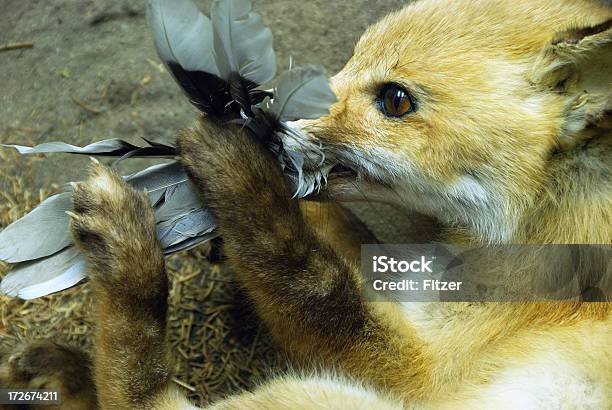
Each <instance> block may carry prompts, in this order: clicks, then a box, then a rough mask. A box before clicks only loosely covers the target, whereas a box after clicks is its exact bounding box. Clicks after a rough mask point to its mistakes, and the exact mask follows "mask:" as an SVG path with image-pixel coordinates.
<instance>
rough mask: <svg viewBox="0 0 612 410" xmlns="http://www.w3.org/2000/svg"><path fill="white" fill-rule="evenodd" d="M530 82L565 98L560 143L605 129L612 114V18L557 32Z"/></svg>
mask: <svg viewBox="0 0 612 410" xmlns="http://www.w3.org/2000/svg"><path fill="white" fill-rule="evenodd" d="M530 82H531V83H532V85H533V86H534V87H536V88H537V89H540V90H542V91H548V92H553V93H556V94H559V95H561V96H563V97H565V98H564V99H565V101H566V102H565V106H564V108H563V117H564V123H563V124H562V130H561V135H560V139H561V141H560V143H562V144H563V143H564V142H568V143H572V144H574V143H576V141H575V139H576V137H578V135H584V133H583V131H584V130H585V129H586V128H587V127H588V128H589V129H592V128H597V127H598V126H605V125H604V124H603V123H604V122H606V121H608V122H609V121H610V118H609V116H610V112H611V111H612V19H609V20H606V21H604V22H603V23H600V24H597V25H594V26H587V27H572V28H569V29H567V30H565V31H563V32H560V33H558V34H557V35H556V36H555V37H554V38H553V40H552V41H551V42H550V43H549V44H547V45H546V46H545V47H544V49H543V50H542V51H541V52H540V54H539V55H538V57H537V59H536V62H535V64H534V66H533V68H532V70H531V72H530ZM607 117H608V118H607ZM578 139H580V137H578ZM563 140H565V141H563Z"/></svg>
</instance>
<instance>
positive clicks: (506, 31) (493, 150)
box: [0, 0, 612, 409]
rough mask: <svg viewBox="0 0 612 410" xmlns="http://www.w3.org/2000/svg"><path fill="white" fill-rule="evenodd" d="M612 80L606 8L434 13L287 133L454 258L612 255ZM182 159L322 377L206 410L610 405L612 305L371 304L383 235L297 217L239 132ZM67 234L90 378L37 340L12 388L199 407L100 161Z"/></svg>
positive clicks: (130, 223)
mask: <svg viewBox="0 0 612 410" xmlns="http://www.w3.org/2000/svg"><path fill="white" fill-rule="evenodd" d="M611 64H612V9H610V8H607V7H605V6H603V5H602V4H601V3H598V2H594V1H588V0H555V1H553V0H542V1H540V2H537V3H536V2H531V1H527V0H517V1H508V0H482V1H478V0H452V1H451V0H421V1H418V2H416V3H413V4H410V5H408V6H406V7H405V8H404V9H402V10H400V11H398V12H396V13H393V14H391V15H389V16H388V17H386V18H384V19H383V20H382V21H380V22H379V23H377V24H375V25H374V26H372V27H370V28H369V29H368V30H367V32H366V33H365V34H364V35H363V37H362V38H361V40H360V41H359V42H358V44H357V46H356V47H355V52H354V55H353V57H352V58H351V59H350V61H349V62H348V63H347V64H346V66H345V67H344V69H342V70H341V71H340V73H338V74H337V75H336V76H335V77H334V78H333V80H332V85H333V89H334V91H335V93H336V94H337V96H338V98H339V101H338V102H337V103H336V104H335V105H334V106H332V108H331V112H330V114H329V115H328V116H326V117H323V118H321V119H319V120H312V121H303V122H300V123H298V124H296V126H299V127H300V128H301V129H302V131H303V132H304V133H305V134H306V135H307V137H306V140H305V141H300V143H301V144H306V145H308V144H309V143H310V144H312V145H313V146H316V147H317V149H323V150H324V151H325V152H326V155H327V157H328V158H330V159H333V160H335V161H338V162H340V163H342V165H343V166H342V167H338V168H337V169H336V170H335V172H332V174H331V176H330V178H329V181H328V185H327V187H326V189H325V192H324V193H322V196H325V197H328V198H333V199H335V200H352V199H359V198H361V196H362V195H365V196H366V197H367V198H368V199H369V200H371V201H382V202H391V203H395V204H398V205H400V206H402V207H404V208H405V209H407V210H416V211H419V212H422V213H425V214H428V215H431V216H433V217H435V218H437V219H439V220H440V221H441V222H442V223H444V224H445V226H446V230H447V233H448V236H447V240H448V241H455V242H465V241H469V242H473V243H483V244H507V243H544V244H552V243H560V244H564V243H568V244H574V243H593V244H610V243H611V239H612V236H611V234H612V218H611V213H610V210H611V209H612V206H611V205H612V183H611V180H610V178H611V177H610V175H611V174H610V170H611V169H612V155H611V154H612V133H611V131H610V127H611V123H610V112H611V110H612V104H611V101H612V99H611V96H612V81H611V73H612V67H611ZM177 144H178V149H179V158H180V160H181V162H182V164H183V165H184V166H185V168H186V169H187V170H188V173H189V175H190V177H191V178H192V180H193V181H194V182H195V184H196V185H197V186H198V188H199V189H200V190H201V193H202V195H203V198H204V200H205V201H206V204H208V205H209V207H210V210H211V212H212V213H213V214H214V216H215V218H216V221H217V223H218V225H219V227H220V228H219V229H220V232H221V234H222V236H223V238H224V241H225V252H226V254H227V256H228V260H229V262H230V264H231V266H232V267H233V269H234V271H235V273H236V275H237V277H238V279H239V281H240V283H241V285H242V286H243V288H244V290H245V291H246V292H247V293H248V295H249V296H250V298H251V299H252V300H253V302H254V304H255V306H256V309H257V312H258V314H259V315H260V316H261V318H262V319H263V321H264V322H265V323H266V325H267V326H268V327H269V329H270V330H271V332H272V334H273V336H274V337H275V338H276V340H277V342H278V343H279V344H280V345H281V346H282V347H284V348H285V349H286V351H287V352H288V353H289V354H290V355H291V357H292V358H293V359H294V360H295V361H296V362H298V363H305V364H312V363H314V364H315V365H316V367H317V368H318V369H328V371H327V372H326V373H325V372H323V373H313V374H312V375H308V376H302V375H295V376H287V377H284V378H280V379H274V380H272V381H270V382H268V383H267V384H264V385H263V386H261V387H260V388H258V389H256V390H254V391H252V392H244V393H242V394H238V395H236V396H233V397H229V398H227V399H225V400H223V401H221V402H219V403H214V404H212V405H211V408H254V409H255V408H266V409H267V408H286V407H289V408H363V409H370V408H381V409H382V408H384V409H396V408H397V409H399V408H405V407H408V408H428V409H445V408H449V409H450V408H452V409H455V408H469V409H474V408H520V409H524V408H533V409H536V408H537V409H540V408H550V409H558V408H592V409H605V408H611V407H612V372H611V369H612V316H611V314H610V311H611V305H610V303H609V302H599V303H586V302H546V303H544V302H541V303H535V302H530V303H527V302H521V303H518V302H517V303H403V304H400V303H392V302H388V303H385V302H368V301H366V300H364V299H363V296H362V293H361V290H360V283H361V280H362V279H361V278H360V276H359V269H358V267H357V260H358V258H359V245H360V244H362V243H370V242H372V241H374V239H373V238H372V237H371V234H370V233H369V232H368V231H367V229H366V228H365V227H364V226H362V225H361V224H360V223H359V222H357V221H356V220H355V218H353V217H352V216H351V215H350V214H348V213H347V212H346V211H345V210H343V209H342V208H340V207H339V206H337V205H334V204H333V203H325V204H315V205H313V204H312V203H308V202H302V203H298V202H297V201H296V200H294V199H293V198H292V197H293V193H292V192H291V190H290V188H289V186H288V184H287V182H286V180H285V179H284V176H283V174H282V172H281V170H280V169H279V167H278V164H277V163H276V162H275V159H274V158H273V157H272V156H271V155H270V154H269V153H268V152H267V151H266V150H265V148H263V147H262V145H261V144H260V143H258V142H257V141H255V140H254V139H253V138H252V136H251V135H249V134H248V133H247V132H246V131H243V130H242V129H240V128H239V127H237V126H228V125H225V124H219V123H217V122H215V121H213V120H211V119H208V118H203V117H202V118H200V119H199V120H198V121H197V123H196V125H195V126H194V127H193V128H192V129H189V130H186V131H183V132H182V133H180V134H179V136H178V138H177ZM263 190H265V192H266V195H261V192H262V191H263ZM319 206H324V207H327V211H328V212H330V214H331V215H333V218H329V219H328V220H327V221H326V222H328V225H326V226H321V224H320V221H318V220H317V215H319V213H318V210H319V208H318V207H319ZM72 224H73V233H74V236H75V240H76V241H77V242H78V243H79V245H80V247H81V249H82V250H83V252H84V253H85V254H86V255H87V256H88V262H89V269H90V271H91V278H92V282H93V285H94V289H95V290H94V292H95V301H96V304H97V310H96V323H97V330H96V334H95V350H94V354H93V362H94V374H93V378H92V379H93V382H83V383H80V384H75V383H74V380H75V378H77V379H78V378H80V380H81V381H88V380H90V376H89V370H88V368H87V366H86V365H85V364H86V361H85V360H74V357H75V356H74V353H73V352H70V351H69V350H65V349H60V348H57V347H55V346H54V345H51V344H44V343H43V344H40V343H38V344H35V345H32V346H25V347H23V348H21V349H19V350H17V351H16V352H14V354H13V355H12V356H10V357H9V359H8V361H7V362H6V363H5V364H4V365H3V366H2V367H0V381H2V385H10V386H15V387H20V386H26V387H32V386H37V385H38V386H40V385H41V383H43V384H45V383H46V384H47V385H53V386H59V387H60V388H62V392H63V393H64V397H63V398H64V400H65V408H68V406H69V405H72V406H73V408H88V406H90V404H83V403H91V402H95V401H97V402H98V404H99V406H100V407H101V408H126V409H132V408H151V409H179V408H193V407H192V406H191V405H190V404H189V402H188V401H187V400H185V399H184V398H182V396H181V395H180V393H179V392H177V391H175V390H174V389H173V388H172V387H171V385H170V383H169V379H170V375H169V366H168V363H167V361H168V358H167V355H166V354H167V353H166V346H165V339H164V332H165V330H164V329H165V321H166V303H165V300H166V296H167V279H166V274H165V266H164V262H163V254H162V251H161V249H160V246H159V244H158V243H157V242H156V241H155V240H154V239H152V238H154V237H155V225H154V219H153V213H152V210H151V207H150V206H149V204H148V201H147V199H146V198H145V196H144V195H143V194H141V193H137V192H135V191H133V190H131V189H130V188H129V187H128V186H127V184H126V183H125V182H123V181H122V180H121V179H120V178H119V177H118V176H117V175H116V174H114V173H113V172H112V171H110V170H108V169H107V168H105V167H103V166H102V165H99V164H94V165H93V166H92V171H91V176H90V179H89V180H88V181H87V182H85V183H82V184H79V185H78V186H77V188H76V191H75V215H74V216H73V222H72ZM607 273H608V274H609V273H610V272H607ZM41 358H46V359H45V360H42V359H41ZM62 358H64V359H65V360H62ZM71 358H73V359H71ZM24 375H28V376H27V377H26V376H24ZM69 386H70V387H72V389H69V388H68V387H69ZM75 386H76V387H75Z"/></svg>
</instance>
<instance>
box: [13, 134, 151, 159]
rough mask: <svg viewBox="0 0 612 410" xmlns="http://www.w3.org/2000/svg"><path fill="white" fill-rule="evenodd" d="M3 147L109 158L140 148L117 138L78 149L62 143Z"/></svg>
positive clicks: (21, 150)
mask: <svg viewBox="0 0 612 410" xmlns="http://www.w3.org/2000/svg"><path fill="white" fill-rule="evenodd" d="M2 146H3V147H9V148H15V149H16V150H17V151H18V152H19V153H20V154H46V153H55V152H63V153H67V154H88V155H91V154H97V155H109V156H120V155H124V154H126V153H128V152H130V151H133V150H135V149H137V148H140V147H137V146H136V145H133V144H130V143H129V142H126V141H123V140H120V139H116V138H113V139H108V140H103V141H98V142H94V143H93V144H89V145H86V146H84V147H77V146H76V145H71V144H67V143H65V142H61V141H55V142H45V143H44V144H40V145H36V146H35V147H25V146H23V145H9V144H2Z"/></svg>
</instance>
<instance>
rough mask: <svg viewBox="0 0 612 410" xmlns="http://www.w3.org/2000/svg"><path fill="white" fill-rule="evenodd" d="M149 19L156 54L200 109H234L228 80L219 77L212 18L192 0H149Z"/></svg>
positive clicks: (219, 111) (211, 111) (212, 111)
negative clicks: (201, 10)
mask: <svg viewBox="0 0 612 410" xmlns="http://www.w3.org/2000/svg"><path fill="white" fill-rule="evenodd" d="M147 21H148V24H149V28H150V30H151V33H152V34H153V41H154V43H155V49H156V50H157V54H158V55H159V57H160V58H161V60H162V61H163V63H164V65H165V66H166V68H168V71H169V72H170V74H172V76H173V77H174V79H175V80H176V82H177V83H178V84H179V86H180V87H181V88H182V89H183V91H184V92H185V93H186V94H187V96H188V97H189V99H190V101H191V103H192V104H193V105H195V106H196V107H197V108H198V109H199V110H201V111H203V112H206V113H209V114H215V115H226V114H228V112H231V110H230V106H231V105H232V104H231V102H232V99H231V96H230V95H229V92H228V85H227V82H226V81H224V80H223V79H222V78H220V77H219V70H218V69H217V64H216V62H215V57H214V54H213V48H212V43H213V29H212V24H211V21H210V19H209V18H208V17H206V16H205V15H204V14H202V12H200V10H199V9H198V8H197V6H196V5H195V4H194V3H193V2H192V1H191V0H175V1H167V0H149V1H148V2H147Z"/></svg>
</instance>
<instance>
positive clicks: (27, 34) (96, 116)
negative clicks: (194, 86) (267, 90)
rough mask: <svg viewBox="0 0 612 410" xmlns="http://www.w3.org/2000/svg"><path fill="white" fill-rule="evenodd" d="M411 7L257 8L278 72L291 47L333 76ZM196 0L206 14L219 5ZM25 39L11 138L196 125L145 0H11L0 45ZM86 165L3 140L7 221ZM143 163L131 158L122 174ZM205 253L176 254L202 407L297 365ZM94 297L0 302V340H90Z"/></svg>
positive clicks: (181, 329) (362, 0)
mask: <svg viewBox="0 0 612 410" xmlns="http://www.w3.org/2000/svg"><path fill="white" fill-rule="evenodd" d="M405 3H406V1H400V0H379V1H376V2H372V1H367V0H351V1H348V0H342V1H326V0H309V1H300V0H286V1H278V0H256V1H255V7H256V10H257V11H258V12H259V13H261V14H262V16H263V18H264V21H265V22H266V23H267V24H268V25H269V26H270V27H271V29H272V31H273V33H274V44H275V49H276V52H277V60H278V62H279V66H280V68H281V69H284V68H286V67H287V65H288V62H289V56H292V58H293V61H294V63H295V64H298V65H299V64H304V63H319V64H322V65H323V66H325V67H326V68H327V70H328V71H329V73H330V74H333V73H335V72H336V71H337V70H339V69H340V68H341V67H342V65H343V64H344V62H345V61H346V60H347V59H348V58H349V57H350V54H351V51H352V47H353V45H354V43H355V41H356V40H357V38H358V37H359V35H360V34H361V33H362V32H363V30H364V29H365V28H366V27H367V26H368V25H369V24H370V23H372V22H374V21H376V20H377V19H378V18H379V17H380V16H382V15H384V14H386V13H388V12H390V11H392V10H395V9H397V8H398V7H400V6H401V5H402V4H405ZM198 4H201V6H202V9H203V10H208V7H209V2H199V3H198ZM21 42H26V43H32V44H33V47H32V48H23V49H17V50H11V51H3V52H0V93H1V100H0V143H17V144H24V145H30V144H38V143H41V142H46V141H54V140H63V141H67V142H71V143H74V144H86V143H89V142H92V141H96V140H100V139H105V138H113V137H117V138H123V139H126V140H132V141H137V140H138V139H139V138H140V137H149V138H152V139H155V140H171V139H172V138H173V136H174V135H175V133H176V132H177V131H178V130H179V129H181V128H183V127H186V126H188V125H189V124H190V122H191V121H192V118H193V116H194V113H195V111H194V109H193V108H192V107H191V106H190V105H189V103H188V102H187V100H186V99H185V98H184V97H183V95H182V94H181V93H180V92H179V90H178V88H177V87H176V86H175V85H174V83H173V81H172V79H171V78H170V76H169V75H168V74H167V73H166V72H165V70H164V69H163V66H162V65H161V64H160V63H159V61H158V59H157V56H156V54H155V51H154V48H153V45H152V41H151V39H150V36H149V33H148V31H147V27H146V24H145V16H144V1H137V2H134V1H128V0H116V1H111V0H96V1H94V0H49V1H44V2H42V1H33V0H2V2H1V14H0V47H1V46H2V45H4V44H8V43H21ZM86 163H87V159H86V158H78V157H73V156H62V155H49V156H46V157H43V156H38V157H20V156H18V155H16V154H14V153H13V152H12V151H9V150H6V149H2V150H0V227H3V226H6V225H7V224H8V223H10V222H11V221H12V220H14V219H16V218H18V217H20V216H21V215H22V214H23V213H24V212H26V211H27V210H28V209H30V208H31V207H33V206H34V205H35V204H36V203H37V202H38V201H39V200H40V199H41V198H42V197H44V196H45V195H48V194H49V193H51V192H53V191H54V190H57V189H58V188H59V185H60V184H63V183H65V182H68V181H71V180H79V179H82V178H83V177H84V175H85V172H84V170H85V166H86ZM144 165H145V163H144V162H143V161H142V160H138V161H128V163H124V165H122V171H125V172H126V173H127V172H129V171H131V170H133V169H136V168H141V167H143V166H144ZM356 211H357V213H358V214H359V215H360V216H361V217H362V218H364V219H365V220H366V221H368V222H369V224H370V225H371V227H372V229H373V230H374V232H375V233H376V234H377V235H378V236H379V237H380V238H381V239H383V240H385V241H399V240H401V238H402V237H403V236H404V235H406V234H407V233H409V232H408V231H409V226H410V224H409V219H407V218H406V217H404V216H401V215H400V216H398V215H396V214H393V215H392V211H391V210H390V209H388V208H382V207H375V206H374V205H371V204H367V205H362V206H358V207H356ZM398 218H400V219H399V221H400V222H399V223H398ZM402 218H403V219H402ZM401 221H404V222H405V223H402V222H401ZM204 252H205V249H196V250H194V251H190V252H187V253H183V254H181V255H178V256H175V257H173V258H171V259H170V261H169V266H170V276H171V281H172V292H171V301H172V311H171V316H170V332H171V336H170V340H171V347H172V349H173V357H174V358H175V361H176V365H175V367H176V369H175V370H176V378H175V382H176V383H178V384H180V385H182V386H183V387H185V390H186V392H187V393H189V394H190V395H191V396H192V397H193V398H194V399H195V400H196V401H198V402H200V403H203V402H206V401H210V400H214V399H216V398H218V397H220V396H223V395H225V394H227V393H230V392H233V391H236V390H237V389H241V388H244V387H249V386H251V385H252V384H253V383H254V382H256V381H259V380H261V379H264V378H265V377H268V376H269V374H270V373H271V372H274V371H278V370H279V369H280V370H282V369H284V368H285V366H286V364H285V361H284V359H283V354H282V353H281V352H279V350H278V349H277V348H276V347H275V346H274V345H273V343H272V342H271V341H270V338H269V337H268V335H267V333H266V331H265V329H263V328H262V327H261V326H260V325H259V323H258V322H257V320H256V318H255V317H254V316H253V315H252V314H251V313H250V309H249V308H248V303H246V302H245V300H244V298H243V297H242V296H241V295H240V293H239V292H237V287H236V285H235V284H234V282H233V280H232V274H231V272H228V271H227V270H226V269H225V268H224V267H223V266H219V265H215V266H212V265H210V264H208V263H206V262H203V261H202V259H203V253H204ZM2 269H4V270H6V269H7V267H4V268H2V267H0V276H1V275H2ZM89 296H90V294H89V289H88V286H87V285H86V284H85V285H82V286H79V287H76V288H74V289H72V290H69V291H66V292H62V293H61V294H59V295H55V296H52V297H47V298H42V299H39V300H35V301H32V302H23V301H18V300H12V299H7V298H0V347H6V346H12V345H14V344H15V343H18V342H19V341H20V340H27V339H31V338H34V337H36V338H41V337H52V338H56V339H58V340H65V341H68V342H69V343H72V344H78V345H82V346H84V347H86V348H88V347H89V346H90V341H89V338H88V337H89V335H90V333H91V327H92V323H91V321H90V319H89V316H88V315H89V312H90V306H91V300H90V297H89Z"/></svg>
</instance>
